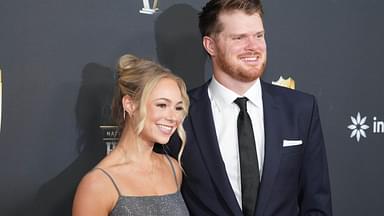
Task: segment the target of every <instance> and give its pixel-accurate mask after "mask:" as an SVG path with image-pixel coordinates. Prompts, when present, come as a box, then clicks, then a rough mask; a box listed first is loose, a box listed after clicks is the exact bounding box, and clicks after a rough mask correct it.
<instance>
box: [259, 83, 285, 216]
mask: <svg viewBox="0 0 384 216" xmlns="http://www.w3.org/2000/svg"><path fill="white" fill-rule="evenodd" d="M261 84H262V97H263V109H264V132H265V157H264V167H263V175H262V179H261V185H260V190H259V196H258V201H257V208H256V209H257V213H256V215H263V212H264V209H265V207H266V206H267V203H268V199H269V196H270V194H271V193H270V192H271V189H272V188H273V184H274V181H275V178H276V175H277V173H278V169H279V164H280V159H281V150H282V147H281V145H282V144H281V142H282V140H283V138H282V137H281V136H282V132H281V125H280V124H279V122H281V120H280V119H281V116H280V114H281V112H280V110H279V109H280V108H279V106H278V104H277V102H276V100H275V98H274V96H273V94H272V92H271V89H270V86H268V84H265V83H264V82H261Z"/></svg>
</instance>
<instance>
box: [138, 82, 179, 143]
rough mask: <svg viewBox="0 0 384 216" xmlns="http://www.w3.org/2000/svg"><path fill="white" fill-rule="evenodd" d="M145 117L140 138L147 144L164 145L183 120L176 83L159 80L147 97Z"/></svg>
mask: <svg viewBox="0 0 384 216" xmlns="http://www.w3.org/2000/svg"><path fill="white" fill-rule="evenodd" d="M146 108H147V116H146V120H145V123H144V129H143V131H142V132H141V134H140V136H141V138H142V139H143V140H144V141H145V142H147V143H159V144H166V143H167V142H168V141H169V138H170V137H171V135H172V134H173V133H174V132H175V130H176V129H177V127H178V126H179V125H180V123H181V121H182V119H183V115H184V114H183V113H184V110H183V100H182V97H181V92H180V88H179V86H178V85H177V83H176V81H174V80H173V79H170V78H163V79H161V80H160V81H159V82H158V83H157V85H156V86H155V88H154V89H153V90H152V92H151V94H150V95H149V97H148V100H147V103H146Z"/></svg>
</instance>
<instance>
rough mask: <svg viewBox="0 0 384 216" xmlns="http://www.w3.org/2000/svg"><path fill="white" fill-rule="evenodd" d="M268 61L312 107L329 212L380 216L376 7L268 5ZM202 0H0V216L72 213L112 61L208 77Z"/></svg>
mask: <svg viewBox="0 0 384 216" xmlns="http://www.w3.org/2000/svg"><path fill="white" fill-rule="evenodd" d="M263 3H264V10H265V17H264V24H265V29H266V38H267V45H268V66H267V70H266V72H265V74H264V77H263V79H264V80H266V81H267V82H273V81H277V80H279V78H280V77H282V78H284V79H287V78H289V77H290V78H292V79H293V80H294V81H295V87H296V89H297V90H300V91H304V92H308V93H311V94H314V95H315V96H316V97H317V99H318V103H319V107H320V114H321V120H322V125H323V131H324V136H325V140H326V147H327V152H328V160H329V169H330V177H331V184H332V193H333V206H334V214H335V215H349V216H360V215H378V214H380V212H381V209H382V200H383V198H382V196H383V195H384V184H383V182H384V172H383V164H384V157H383V156H382V155H383V154H384V100H383V95H384V87H383V80H384V75H382V74H383V73H384V68H383V60H382V59H383V53H382V52H383V50H384V43H383V38H384V27H383V23H382V22H383V20H384V13H383V9H384V2H383V1H378V0H324V1H307V0H292V1H284V0H264V1H263ZM204 4H205V1H203V0H193V1H192V0H185V1H182V0H180V1H177V0H172V1H171V0H157V1H156V0H155V1H152V0H151V1H149V0H144V1H142V0H115V1H104V0H103V1H102V0H76V1H61V0H50V1H46V0H35V1H14V0H2V1H1V3H0V69H1V72H0V121H1V126H0V146H1V151H0V158H1V163H0V173H1V174H0V194H1V195H2V196H1V198H0V199H1V201H0V209H1V215H7V216H8V215H9V216H16V215H17V216H18V215H43V216H45V215H47V216H48V215H50V216H51V215H56V216H57V215H70V214H71V213H70V212H71V205H72V199H73V195H74V191H75V188H76V185H77V184H78V182H79V180H80V178H81V177H82V176H83V175H84V174H85V173H86V172H87V171H88V170H89V169H91V168H92V167H93V166H94V165H95V164H96V163H97V162H98V161H99V160H100V159H101V158H102V157H103V156H104V155H105V154H106V153H107V152H108V151H109V150H110V149H111V148H112V145H113V143H114V142H115V140H116V137H118V132H117V131H116V130H115V128H113V127H111V121H110V118H109V114H110V105H109V104H110V102H111V96H112V92H113V84H114V80H115V76H114V72H115V65H116V62H117V59H118V57H119V56H121V55H122V54H125V53H132V54H135V55H137V56H140V57H145V58H149V59H153V60H155V61H157V62H160V63H161V64H163V65H165V66H167V67H169V68H170V69H172V70H173V71H174V72H175V73H176V74H179V75H180V76H182V77H183V78H184V79H185V80H186V82H187V84H188V87H189V88H193V87H196V86H198V85H200V84H202V83H203V82H204V81H205V80H207V79H208V78H209V77H210V75H211V69H210V62H209V59H208V57H207V56H206V54H205V53H204V51H203V49H202V46H201V38H200V34H199V31H198V27H197V13H198V12H199V11H200V9H201V7H202V6H203V5H204Z"/></svg>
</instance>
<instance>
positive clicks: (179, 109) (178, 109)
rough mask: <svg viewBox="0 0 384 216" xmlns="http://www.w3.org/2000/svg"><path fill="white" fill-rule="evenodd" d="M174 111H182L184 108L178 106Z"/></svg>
mask: <svg viewBox="0 0 384 216" xmlns="http://www.w3.org/2000/svg"><path fill="white" fill-rule="evenodd" d="M176 110H177V111H183V110H184V108H183V107H182V106H180V107H176Z"/></svg>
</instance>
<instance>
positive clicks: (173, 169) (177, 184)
mask: <svg viewBox="0 0 384 216" xmlns="http://www.w3.org/2000/svg"><path fill="white" fill-rule="evenodd" d="M165 157H166V158H167V159H168V161H169V164H170V165H171V168H172V173H173V176H174V177H175V182H176V186H177V190H179V183H178V182H177V176H176V171H175V168H174V167H173V163H172V161H171V158H169V155H168V154H165Z"/></svg>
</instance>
